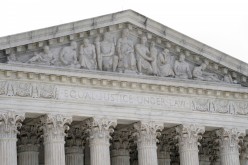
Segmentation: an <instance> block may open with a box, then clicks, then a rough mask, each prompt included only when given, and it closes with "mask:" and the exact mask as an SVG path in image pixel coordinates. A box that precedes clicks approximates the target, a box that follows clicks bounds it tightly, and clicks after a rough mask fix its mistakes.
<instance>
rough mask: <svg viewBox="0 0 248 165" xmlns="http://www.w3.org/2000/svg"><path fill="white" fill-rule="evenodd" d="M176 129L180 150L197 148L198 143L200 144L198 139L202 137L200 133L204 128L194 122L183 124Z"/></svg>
mask: <svg viewBox="0 0 248 165" xmlns="http://www.w3.org/2000/svg"><path fill="white" fill-rule="evenodd" d="M176 131H177V134H178V135H177V138H178V140H179V148H180V150H181V151H187V150H190V149H197V150H198V145H199V144H200V143H199V142H198V140H199V139H201V138H202V136H201V134H203V133H204V132H205V128H204V127H203V126H198V125H195V124H183V125H180V126H178V127H176Z"/></svg>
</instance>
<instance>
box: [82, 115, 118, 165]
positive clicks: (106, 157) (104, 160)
mask: <svg viewBox="0 0 248 165" xmlns="http://www.w3.org/2000/svg"><path fill="white" fill-rule="evenodd" d="M87 123H88V127H89V133H90V162H91V165H110V149H109V146H110V142H109V140H110V133H111V132H114V130H113V129H112V128H111V127H115V126H116V124H117V121H116V120H112V119H111V120H110V119H106V118H91V119H90V120H88V121H87Z"/></svg>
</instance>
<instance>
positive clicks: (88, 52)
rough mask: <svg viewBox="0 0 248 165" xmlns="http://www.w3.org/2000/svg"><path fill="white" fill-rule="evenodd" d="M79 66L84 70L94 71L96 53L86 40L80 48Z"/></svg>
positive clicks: (95, 67)
mask: <svg viewBox="0 0 248 165" xmlns="http://www.w3.org/2000/svg"><path fill="white" fill-rule="evenodd" d="M79 59H80V65H81V66H82V67H83V68H84V69H89V70H96V69H97V62H96V51H95V46H94V45H93V44H90V42H89V40H88V39H84V40H83V45H82V46H81V48H80V58H79Z"/></svg>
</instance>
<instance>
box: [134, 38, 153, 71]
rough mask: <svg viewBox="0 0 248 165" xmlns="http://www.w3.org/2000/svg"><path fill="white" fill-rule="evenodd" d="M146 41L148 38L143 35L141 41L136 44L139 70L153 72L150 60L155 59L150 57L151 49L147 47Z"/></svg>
mask: <svg viewBox="0 0 248 165" xmlns="http://www.w3.org/2000/svg"><path fill="white" fill-rule="evenodd" d="M146 42H147V38H146V37H145V36H143V37H142V38H141V43H140V44H136V45H135V52H136V58H137V66H138V72H139V73H145V74H152V73H153V70H152V66H151V64H150V62H152V61H153V60H154V59H153V58H152V57H150V51H149V49H148V48H147V47H146Z"/></svg>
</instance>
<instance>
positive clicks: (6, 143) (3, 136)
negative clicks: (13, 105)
mask: <svg viewBox="0 0 248 165" xmlns="http://www.w3.org/2000/svg"><path fill="white" fill-rule="evenodd" d="M24 119H25V117H24V114H17V113H15V112H6V113H5V112H0V161H1V165H17V148H16V142H17V133H18V131H17V128H18V127H21V123H20V122H22V121H23V120H24Z"/></svg>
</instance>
